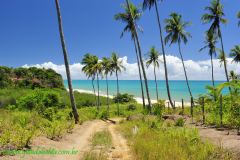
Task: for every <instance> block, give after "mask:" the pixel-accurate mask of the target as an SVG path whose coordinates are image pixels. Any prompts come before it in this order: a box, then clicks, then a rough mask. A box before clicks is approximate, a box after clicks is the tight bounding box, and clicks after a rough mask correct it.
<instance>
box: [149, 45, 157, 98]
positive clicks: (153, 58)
mask: <svg viewBox="0 0 240 160" xmlns="http://www.w3.org/2000/svg"><path fill="white" fill-rule="evenodd" d="M159 56H160V54H159V52H158V51H157V50H156V48H155V47H151V49H150V51H149V52H148V60H147V62H146V64H147V67H149V66H150V65H153V71H154V79H155V85H156V96H157V102H158V100H159V97H158V84H157V76H156V68H159Z"/></svg>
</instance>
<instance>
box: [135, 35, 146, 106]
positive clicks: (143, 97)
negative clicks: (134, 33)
mask: <svg viewBox="0 0 240 160" xmlns="http://www.w3.org/2000/svg"><path fill="white" fill-rule="evenodd" d="M133 41H134V47H135V52H136V57H137V64H138V72H139V78H140V84H141V91H142V102H143V108H144V109H145V96H144V91H143V82H142V73H141V68H140V63H139V57H138V51H137V45H136V40H135V38H133Z"/></svg>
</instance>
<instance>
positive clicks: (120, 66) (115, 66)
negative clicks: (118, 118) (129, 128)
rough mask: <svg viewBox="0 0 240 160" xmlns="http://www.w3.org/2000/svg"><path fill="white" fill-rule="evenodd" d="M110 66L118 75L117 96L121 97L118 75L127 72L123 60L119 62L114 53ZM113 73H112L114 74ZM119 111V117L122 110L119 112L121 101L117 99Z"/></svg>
mask: <svg viewBox="0 0 240 160" xmlns="http://www.w3.org/2000/svg"><path fill="white" fill-rule="evenodd" d="M110 66H111V69H112V70H113V71H114V72H115V74H116V78H117V96H119V82H118V73H120V72H121V71H122V70H125V67H124V66H123V64H122V60H119V57H118V55H117V54H116V53H115V52H113V53H112V56H111V59H110ZM112 73H113V72H111V74H112ZM117 109H118V115H119V114H120V110H119V101H118V98H117Z"/></svg>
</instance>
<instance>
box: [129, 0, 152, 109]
mask: <svg viewBox="0 0 240 160" xmlns="http://www.w3.org/2000/svg"><path fill="white" fill-rule="evenodd" d="M126 2H127V6H128V9H129V11H130V6H129V2H128V0H126ZM131 18H132V17H131ZM132 21H133V26H134V36H135V37H136V41H137V46H138V52H139V59H140V63H141V67H142V72H143V78H144V82H145V87H146V93H147V99H148V110H149V113H151V112H152V111H151V110H152V105H151V99H150V94H149V90H148V81H147V76H146V71H145V68H144V63H143V58H142V51H141V47H140V43H139V38H138V34H137V30H136V26H135V22H134V20H133V18H132Z"/></svg>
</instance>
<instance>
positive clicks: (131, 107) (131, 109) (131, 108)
mask: <svg viewBox="0 0 240 160" xmlns="http://www.w3.org/2000/svg"><path fill="white" fill-rule="evenodd" d="M136 109H137V106H136V104H133V103H132V104H129V105H128V106H127V110H128V111H134V110H136Z"/></svg>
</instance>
